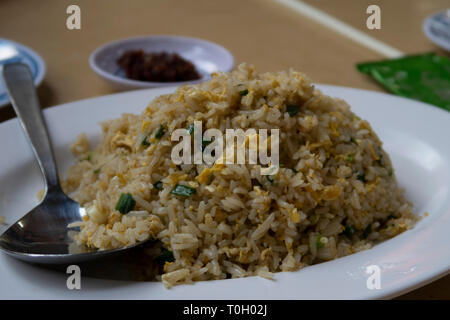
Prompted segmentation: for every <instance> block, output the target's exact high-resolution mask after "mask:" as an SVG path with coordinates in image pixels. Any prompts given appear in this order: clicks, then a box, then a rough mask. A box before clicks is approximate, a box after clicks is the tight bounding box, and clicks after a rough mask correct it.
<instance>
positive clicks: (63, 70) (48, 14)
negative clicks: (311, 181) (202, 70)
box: [0, 0, 450, 299]
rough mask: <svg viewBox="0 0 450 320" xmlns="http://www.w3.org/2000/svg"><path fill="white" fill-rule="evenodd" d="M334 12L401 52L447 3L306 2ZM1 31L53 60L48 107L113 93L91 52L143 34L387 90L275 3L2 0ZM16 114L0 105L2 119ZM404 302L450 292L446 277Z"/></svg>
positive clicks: (420, 41)
mask: <svg viewBox="0 0 450 320" xmlns="http://www.w3.org/2000/svg"><path fill="white" fill-rule="evenodd" d="M305 2H307V3H308V4H310V5H313V6H315V7H316V8H318V9H321V10H323V11H325V12H327V13H329V14H331V15H332V16H334V17H335V18H338V19H340V20H342V21H344V22H346V23H348V24H349V25H351V26H353V27H355V28H356V29H359V30H361V31H364V32H365V33H367V34H369V35H371V36H373V37H374V38H376V39H378V40H381V41H383V42H385V43H387V44H389V45H391V46H393V47H395V48H397V49H399V50H401V51H403V52H405V53H420V52H430V51H435V52H439V53H441V54H445V53H444V52H443V51H441V50H439V49H438V48H437V47H436V46H434V45H433V44H432V43H431V42H430V41H428V39H426V37H425V36H424V35H423V32H422V31H421V25H422V22H423V19H424V18H425V17H426V16H427V15H429V14H431V13H433V12H435V11H439V10H442V9H445V8H446V5H448V4H449V3H448V0H433V1H422V0H414V1H413V0H383V1H376V0H306V1H305ZM70 4H77V5H79V6H80V8H81V30H68V29H67V28H66V18H67V14H66V8H67V6H69V5H70ZM369 4H377V5H379V6H380V8H381V26H382V27H381V30H368V29H367V28H366V18H367V16H368V15H367V14H366V8H367V6H368V5H369ZM0 30H1V35H0V36H1V37H4V38H8V39H11V40H14V41H17V42H20V43H22V44H25V45H27V46H29V47H31V48H33V49H34V50H36V51H37V52H38V53H39V54H40V55H41V56H42V57H43V59H44V60H45V62H46V64H47V73H46V75H45V79H44V81H43V83H42V84H41V85H40V87H39V88H38V94H39V98H40V100H41V104H42V106H43V107H50V106H54V105H58V104H61V103H65V102H69V101H74V100H80V99H86V98H90V97H94V96H100V95H106V94H110V93H113V92H114V91H113V90H112V89H111V88H110V87H109V86H108V85H107V84H106V83H105V82H104V81H103V80H101V79H99V78H98V77H97V76H96V75H95V74H94V72H93V71H92V70H91V69H90V67H89V64H88V57H89V55H90V54H91V52H92V51H93V50H94V49H95V48H97V47H98V46H99V45H102V44H104V43H106V42H109V41H112V40H116V39H120V38H125V37H130V36H138V35H152V34H176V35H185V36H193V37H199V38H203V39H207V40H210V41H214V42H217V43H219V44H221V45H223V46H225V47H226V48H228V49H229V50H230V51H231V52H232V53H233V54H234V56H235V59H236V63H237V64H238V63H240V62H249V63H252V64H254V65H255V66H256V67H257V69H258V70H261V71H276V70H280V69H287V68H290V67H292V68H295V69H297V70H299V71H303V72H305V73H307V74H308V75H310V76H311V77H312V78H313V80H314V81H316V82H320V83H327V84H334V85H342V86H350V87H356V88H363V89H368V90H375V91H383V90H382V89H381V88H380V87H379V86H378V85H377V84H376V83H374V82H373V81H372V80H371V79H369V78H368V77H366V76H365V75H362V74H360V73H358V72H357V71H356V69H355V64H356V63H358V62H362V61H370V60H377V59H383V58H384V57H383V56H381V55H380V54H378V53H376V52H374V51H372V50H370V49H368V48H366V47H364V46H362V45H360V44H359V43H357V42H355V41H352V40H350V39H348V38H346V37H344V36H342V35H339V34H337V33H336V32H334V31H333V30H330V29H329V28H327V27H325V26H323V25H321V24H318V23H317V22H316V21H313V20H311V19H310V18H308V17H306V16H304V15H301V14H299V13H298V12H295V11H294V10H292V9H289V8H287V7H286V6H284V5H282V4H280V3H278V2H276V1H275V0H227V1H218V0H190V1H189V0H132V1H124V0H122V1H121V0H95V1H92V0H91V1H88V0H77V1H72V0H70V1H69V0H40V1H39V2H37V1H32V0H2V1H1V2H0ZM12 117H14V113H13V111H12V108H11V107H10V106H8V107H6V108H1V109H0V122H1V121H4V120H7V119H10V118H12ZM399 298H400V299H402V298H405V299H450V276H446V277H444V278H442V279H440V280H437V281H435V282H433V283H431V284H429V285H427V286H425V287H422V288H419V289H416V290H414V291H412V292H410V293H408V294H406V295H403V296H401V297H399Z"/></svg>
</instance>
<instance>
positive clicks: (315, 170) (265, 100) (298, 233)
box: [0, 64, 450, 299]
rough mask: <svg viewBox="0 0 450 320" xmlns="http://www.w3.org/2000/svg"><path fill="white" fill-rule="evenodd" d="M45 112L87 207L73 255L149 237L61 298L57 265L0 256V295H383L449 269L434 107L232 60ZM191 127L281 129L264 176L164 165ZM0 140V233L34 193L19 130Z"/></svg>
mask: <svg viewBox="0 0 450 320" xmlns="http://www.w3.org/2000/svg"><path fill="white" fill-rule="evenodd" d="M44 114H45V117H46V120H47V123H48V127H49V131H50V135H51V136H52V140H53V144H54V148H55V153H56V158H57V162H58V165H59V170H60V173H61V180H62V184H63V188H64V190H65V192H66V193H67V194H68V195H70V196H71V197H72V198H73V199H75V200H77V201H78V202H80V204H81V205H82V206H83V207H84V209H85V212H86V214H85V216H84V217H83V220H82V221H79V222H75V223H73V224H71V225H69V226H68V232H70V233H71V236H72V238H73V241H74V248H75V249H74V250H81V249H86V250H105V249H113V248H120V247H126V246H129V245H133V244H135V243H137V242H140V241H144V240H148V241H147V242H146V243H145V244H144V245H143V246H142V247H140V248H138V249H137V250H138V251H137V252H135V253H133V254H131V255H129V256H127V257H126V258H125V259H123V258H122V259H120V258H119V257H117V258H114V259H109V260H107V261H97V262H95V263H94V264H91V265H89V264H86V265H81V266H80V267H81V272H82V275H84V277H82V290H68V289H67V287H66V279H67V276H68V275H67V274H66V273H65V272H61V270H63V271H64V270H65V269H64V268H62V269H61V268H60V269H58V270H54V268H53V269H52V268H44V267H39V266H33V265H29V264H26V263H23V262H20V261H17V260H15V259H12V258H10V257H8V256H6V255H3V254H2V255H0V271H1V272H0V282H1V283H2V286H1V289H0V297H2V298H41V299H42V298H67V299H73V298H84V299H90V298H106V299H108V298H111V299H124V298H125V299H186V298H190V299H371V298H390V297H395V296H397V295H399V294H402V293H405V292H407V291H410V290H412V289H414V288H417V287H419V286H422V285H424V284H426V283H428V282H430V281H433V280H435V279H437V278H439V277H442V276H444V275H445V274H447V273H448V272H449V269H450V252H449V251H448V250H446V247H445V246H446V244H447V243H449V240H450V238H449V237H450V236H449V233H448V230H449V228H450V194H449V193H450V189H449V184H450V183H449V181H450V148H449V144H448V137H450V129H449V128H450V126H449V123H450V114H449V113H447V112H445V111H443V110H439V109H438V108H434V107H432V106H429V105H427V104H424V103H421V102H417V101H413V100H409V99H405V98H400V97H395V96H392V95H387V94H382V93H376V92H370V91H364V90H358V89H352V88H344V87H336V86H328V85H314V84H313V82H312V81H311V80H310V79H309V77H308V76H306V75H304V74H302V73H300V72H297V71H295V70H287V71H279V72H267V73H258V72H257V71H256V69H255V68H254V67H253V66H251V65H247V64H241V65H240V66H239V67H238V68H237V69H236V70H235V71H233V72H231V73H217V74H214V75H213V77H212V79H211V80H209V81H207V82H204V83H200V84H195V85H187V86H182V87H179V88H175V87H173V88H158V89H151V90H140V91H132V92H127V93H120V94H114V95H109V96H105V97H99V98H93V99H88V100H83V101H78V102H72V103H68V104H65V105H61V106H58V107H55V108H51V109H49V110H46V111H45V112H44ZM195 121H201V122H202V124H203V130H207V129H217V130H219V131H220V132H222V133H225V131H226V130H227V129H237V128H240V129H243V130H247V129H250V128H254V129H256V130H258V129H278V130H279V141H278V147H279V163H278V164H277V170H276V171H274V173H273V174H270V175H263V174H262V173H261V172H262V171H261V168H262V167H263V165H262V164H259V163H256V164H248V163H246V164H226V163H223V162H219V161H216V162H214V163H211V164H206V163H199V164H194V163H191V164H189V163H187V164H176V163H174V161H173V160H172V156H171V155H172V150H173V148H174V146H175V144H176V143H177V142H174V141H172V139H171V137H172V133H173V132H174V131H175V130H177V129H184V130H186V131H188V132H189V134H191V133H192V125H193V123H194V122H195ZM0 136H1V137H2V140H1V141H0V146H1V149H2V156H1V158H0V168H1V170H0V181H1V183H0V189H1V193H0V194H1V198H0V216H2V217H1V218H0V219H1V220H0V223H1V224H0V232H3V231H4V230H5V229H6V228H7V226H8V225H9V224H12V223H14V222H15V221H16V220H17V219H19V218H20V217H21V214H22V213H24V212H27V211H28V210H29V209H31V208H32V207H34V206H35V205H36V204H37V203H38V202H39V199H40V198H41V197H42V194H43V188H44V186H43V181H42V178H41V176H40V172H39V169H38V166H37V164H36V163H35V160H34V159H33V155H32V152H31V150H30V149H29V147H28V145H27V143H26V142H25V138H24V137H23V135H22V133H21V132H20V129H19V124H18V122H17V120H16V119H13V120H10V121H7V122H5V123H2V124H1V125H0ZM258 139H261V137H258ZM269 140H270V137H269ZM246 141H247V140H245V142H244V146H247V144H246ZM211 142H212V141H211V140H207V139H206V140H205V141H203V145H202V147H203V149H205V147H206V148H207V146H208V145H209V144H211ZM259 148H262V146H261V145H259ZM203 149H202V150H203ZM247 151H249V150H247ZM80 248H81V249H80ZM124 261H125V262H124ZM123 268H125V269H123ZM94 269H95V270H94ZM92 270H94V271H92ZM111 270H116V274H121V275H123V274H125V273H127V274H128V273H129V274H130V277H129V279H128V278H127V279H123V278H122V277H119V276H117V277H115V276H110V274H111ZM124 270H126V271H124ZM84 271H86V272H84ZM107 273H108V275H106V274H107ZM112 273H114V272H112ZM130 279H132V280H130ZM35 288H39V290H38V291H36V290H35ZM37 292H38V294H39V295H37Z"/></svg>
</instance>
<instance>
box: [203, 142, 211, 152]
mask: <svg viewBox="0 0 450 320" xmlns="http://www.w3.org/2000/svg"><path fill="white" fill-rule="evenodd" d="M211 142H212V140H202V151H205V148H206V146H207V145H208V144H210V143H211Z"/></svg>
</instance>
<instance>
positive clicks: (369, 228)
mask: <svg viewBox="0 0 450 320" xmlns="http://www.w3.org/2000/svg"><path fill="white" fill-rule="evenodd" d="M371 232H372V224H371V223H369V225H368V226H367V227H366V228H365V229H364V231H363V234H362V235H363V238H364V239H365V238H367V237H368V236H369V234H370V233H371Z"/></svg>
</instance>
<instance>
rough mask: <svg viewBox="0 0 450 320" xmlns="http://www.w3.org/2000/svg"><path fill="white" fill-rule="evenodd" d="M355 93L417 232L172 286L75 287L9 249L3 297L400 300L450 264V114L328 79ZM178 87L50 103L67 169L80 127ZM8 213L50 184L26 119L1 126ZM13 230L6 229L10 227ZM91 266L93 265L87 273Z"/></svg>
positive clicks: (93, 132)
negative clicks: (341, 253)
mask: <svg viewBox="0 0 450 320" xmlns="http://www.w3.org/2000/svg"><path fill="white" fill-rule="evenodd" d="M319 87H320V88H322V89H323V91H324V92H325V93H327V94H330V95H332V96H337V97H341V98H343V99H345V100H347V101H348V102H349V103H350V105H351V106H352V108H353V110H354V111H355V112H356V113H357V114H358V115H360V116H361V117H362V118H365V119H368V120H369V121H370V123H371V124H372V125H373V128H374V130H375V131H376V132H377V133H378V134H379V136H380V137H381V139H382V140H383V141H384V143H385V144H384V145H385V148H386V150H387V151H388V152H389V154H390V155H391V157H392V161H393V164H394V167H395V170H396V174H397V177H398V180H399V183H400V185H401V186H403V187H404V188H406V195H407V197H408V198H409V199H410V200H411V201H413V202H414V204H415V211H416V212H418V213H419V214H421V215H422V214H423V213H424V212H426V211H427V212H429V216H428V217H425V218H424V219H422V220H421V221H420V222H419V223H417V225H416V226H415V228H414V229H412V230H409V231H407V232H405V233H403V234H401V235H399V236H397V237H395V238H393V239H391V240H388V241H386V242H383V243H381V244H379V245H377V246H375V247H374V248H373V249H371V250H368V251H364V252H360V253H357V254H354V255H351V256H348V257H344V258H341V259H337V260H334V261H330V262H326V263H322V264H318V265H315V266H311V267H307V268H304V269H302V270H299V271H297V272H292V273H278V274H276V276H275V280H274V281H270V280H265V279H262V278H258V277H250V278H244V279H231V280H220V281H208V282H198V283H195V284H194V285H181V286H176V287H174V288H172V289H171V290H167V289H165V288H164V287H163V285H162V284H161V283H149V282H130V281H112V280H100V279H93V278H88V277H82V281H81V290H72V291H71V290H68V289H67V287H66V280H67V275H66V274H65V273H62V272H55V271H50V270H47V269H42V268H38V267H35V266H32V265H29V264H26V263H23V262H21V261H17V260H15V259H13V258H10V257H9V256H6V255H4V254H0V283H1V286H0V298H1V299H5V298H39V299H51V298H58V299H77V298H83V299H93V298H100V299H370V298H390V297H394V296H397V295H399V294H402V293H405V292H407V291H409V290H412V289H414V288H417V287H419V286H422V285H425V284H426V283H428V282H430V281H432V280H435V279H437V278H439V277H441V276H443V275H445V274H447V273H448V272H449V268H450V250H448V244H449V243H450V232H449V230H450V147H449V146H450V144H449V138H450V113H448V112H445V111H442V110H440V109H439V108H436V107H433V106H430V105H427V104H424V103H421V102H417V101H413V100H408V99H404V98H399V97H395V96H392V95H387V94H381V93H375V92H370V91H363V90H357V89H350V88H341V87H334V86H319ZM173 90H174V89H173V88H164V89H162V88H160V89H152V90H142V91H134V92H127V93H121V94H115V95H110V96H105V97H99V98H94V99H89V100H83V101H78V102H72V103H68V104H65V105H62V106H59V107H55V108H51V109H47V110H46V111H45V117H46V119H47V123H48V126H49V130H50V134H51V137H52V139H53V144H54V146H55V150H56V153H57V155H56V157H57V161H58V164H59V167H60V170H61V171H62V172H64V171H65V170H66V169H67V168H68V166H69V165H70V164H71V162H72V161H73V159H72V157H71V155H70V152H69V148H68V146H69V144H70V143H71V142H72V141H73V140H74V139H75V137H76V135H77V134H78V133H79V132H82V131H84V132H86V133H87V135H88V137H90V138H91V139H94V140H95V139H96V140H97V141H98V137H99V136H100V132H101V131H100V126H99V125H98V122H99V121H102V120H106V119H108V118H115V117H118V116H120V115H121V113H123V112H133V113H139V112H141V111H142V110H143V109H144V108H145V107H146V105H147V104H148V102H149V101H150V100H151V99H152V98H154V97H155V96H157V95H159V94H163V93H168V92H170V91H173ZM0 137H1V140H0V150H1V156H0V215H5V216H6V220H7V223H12V222H14V221H16V220H17V219H18V218H19V217H21V215H22V214H23V213H25V212H27V211H28V210H29V209H31V208H32V207H33V206H35V205H36V204H37V203H38V201H37V199H36V192H37V191H38V190H39V189H40V188H42V187H43V183H42V179H41V176H40V172H39V169H38V167H37V165H36V163H35V161H34V159H33V155H32V153H31V150H30V148H29V146H28V144H27V142H26V140H25V138H24V136H23V134H22V132H21V130H20V127H19V124H18V122H17V121H16V120H15V119H14V120H10V121H7V122H5V123H2V124H1V125H0ZM5 229H6V227H5V226H0V232H2V231H4V230H5ZM370 265H377V266H379V268H380V280H381V282H380V285H381V288H380V289H379V290H378V289H373V290H369V289H368V288H367V285H366V283H367V279H368V277H369V274H367V273H366V268H367V267H368V266H370ZM82 272H83V271H82Z"/></svg>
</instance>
